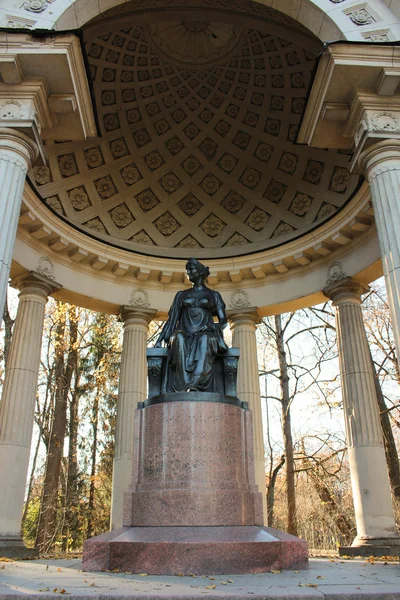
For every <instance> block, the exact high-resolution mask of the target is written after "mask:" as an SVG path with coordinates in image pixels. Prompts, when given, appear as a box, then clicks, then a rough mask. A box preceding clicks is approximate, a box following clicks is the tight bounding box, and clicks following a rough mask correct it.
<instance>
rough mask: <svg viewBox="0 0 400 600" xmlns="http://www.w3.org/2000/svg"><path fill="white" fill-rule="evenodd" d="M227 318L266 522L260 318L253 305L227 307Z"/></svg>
mask: <svg viewBox="0 0 400 600" xmlns="http://www.w3.org/2000/svg"><path fill="white" fill-rule="evenodd" d="M228 318H229V322H230V325H231V328H232V346H233V347H234V348H240V358H239V366H238V378H237V395H238V397H239V398H240V399H241V400H244V401H245V402H247V403H248V405H249V409H250V410H251V411H252V414H253V443H254V466H255V475H256V485H257V486H258V490H259V492H261V494H262V499H263V513H264V523H265V524H266V523H267V504H266V494H265V457H264V434H263V424H262V414H261V393H260V379H259V375H258V357H257V340H256V324H257V323H259V322H260V319H259V316H258V313H257V310H256V309H255V308H243V309H239V310H236V309H235V310H229V311H228Z"/></svg>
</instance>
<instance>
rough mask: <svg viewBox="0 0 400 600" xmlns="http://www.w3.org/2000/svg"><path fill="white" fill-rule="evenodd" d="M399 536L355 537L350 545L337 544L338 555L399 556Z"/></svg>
mask: <svg viewBox="0 0 400 600" xmlns="http://www.w3.org/2000/svg"><path fill="white" fill-rule="evenodd" d="M399 555H400V536H396V537H385V538H383V537H382V538H355V540H354V541H353V543H352V545H351V546H339V556H376V557H380V556H399Z"/></svg>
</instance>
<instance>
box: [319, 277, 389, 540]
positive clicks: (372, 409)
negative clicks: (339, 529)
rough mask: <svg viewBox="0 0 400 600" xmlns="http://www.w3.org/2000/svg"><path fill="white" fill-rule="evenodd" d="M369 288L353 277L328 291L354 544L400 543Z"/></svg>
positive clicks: (329, 286)
mask: <svg viewBox="0 0 400 600" xmlns="http://www.w3.org/2000/svg"><path fill="white" fill-rule="evenodd" d="M367 291H368V288H367V287H366V286H363V285H361V284H360V283H358V282H357V281H355V280H354V279H352V278H351V277H346V278H344V279H342V280H340V281H337V282H335V283H332V284H331V285H328V286H327V287H326V288H325V289H324V290H323V292H324V294H325V295H326V296H327V297H328V298H330V299H331V300H332V301H333V305H334V306H335V309H336V330H337V337H338V350H339V362H340V374H341V378H342V395H343V406H344V414H345V423H346V434H347V446H348V456H349V464H350V474H351V484H352V489H353V501H354V509H355V515H356V524H357V537H356V538H355V540H354V541H353V544H352V545H353V546H358V547H359V546H373V545H394V544H395V545H397V544H399V543H400V539H399V538H398V533H397V530H396V527H395V521H394V516H393V508H392V498H391V492H390V484H389V476H388V472H387V466H386V458H385V450H384V446H383V439H382V430H381V426H380V422H379V410H378V401H377V398H376V391H375V384H374V374H373V368H372V362H371V356H370V352H369V346H368V340H367V335H366V332H365V328H364V323H363V317H362V312H361V298H360V297H361V294H363V293H365V292H367ZM390 538H392V539H390ZM396 538H397V539H396Z"/></svg>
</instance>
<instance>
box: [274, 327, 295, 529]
mask: <svg viewBox="0 0 400 600" xmlns="http://www.w3.org/2000/svg"><path fill="white" fill-rule="evenodd" d="M275 332H276V344H277V350H278V358H279V370H280V376H279V380H280V386H281V396H282V397H281V411H282V433H283V442H284V448H285V462H286V495H287V510H288V526H287V530H288V533H291V534H292V535H297V518H296V488H295V467H294V458H293V438H292V428H291V422H290V393H289V373H288V366H287V359H286V350H285V340H284V332H283V329H282V317H281V315H275Z"/></svg>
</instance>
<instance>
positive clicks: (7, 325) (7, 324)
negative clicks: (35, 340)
mask: <svg viewBox="0 0 400 600" xmlns="http://www.w3.org/2000/svg"><path fill="white" fill-rule="evenodd" d="M3 321H4V370H5V369H6V367H7V360H8V355H9V352H10V346H11V338H12V330H13V327H14V322H15V319H12V318H11V317H10V313H9V312H8V300H7V296H6V301H5V304H4V313H3Z"/></svg>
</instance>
